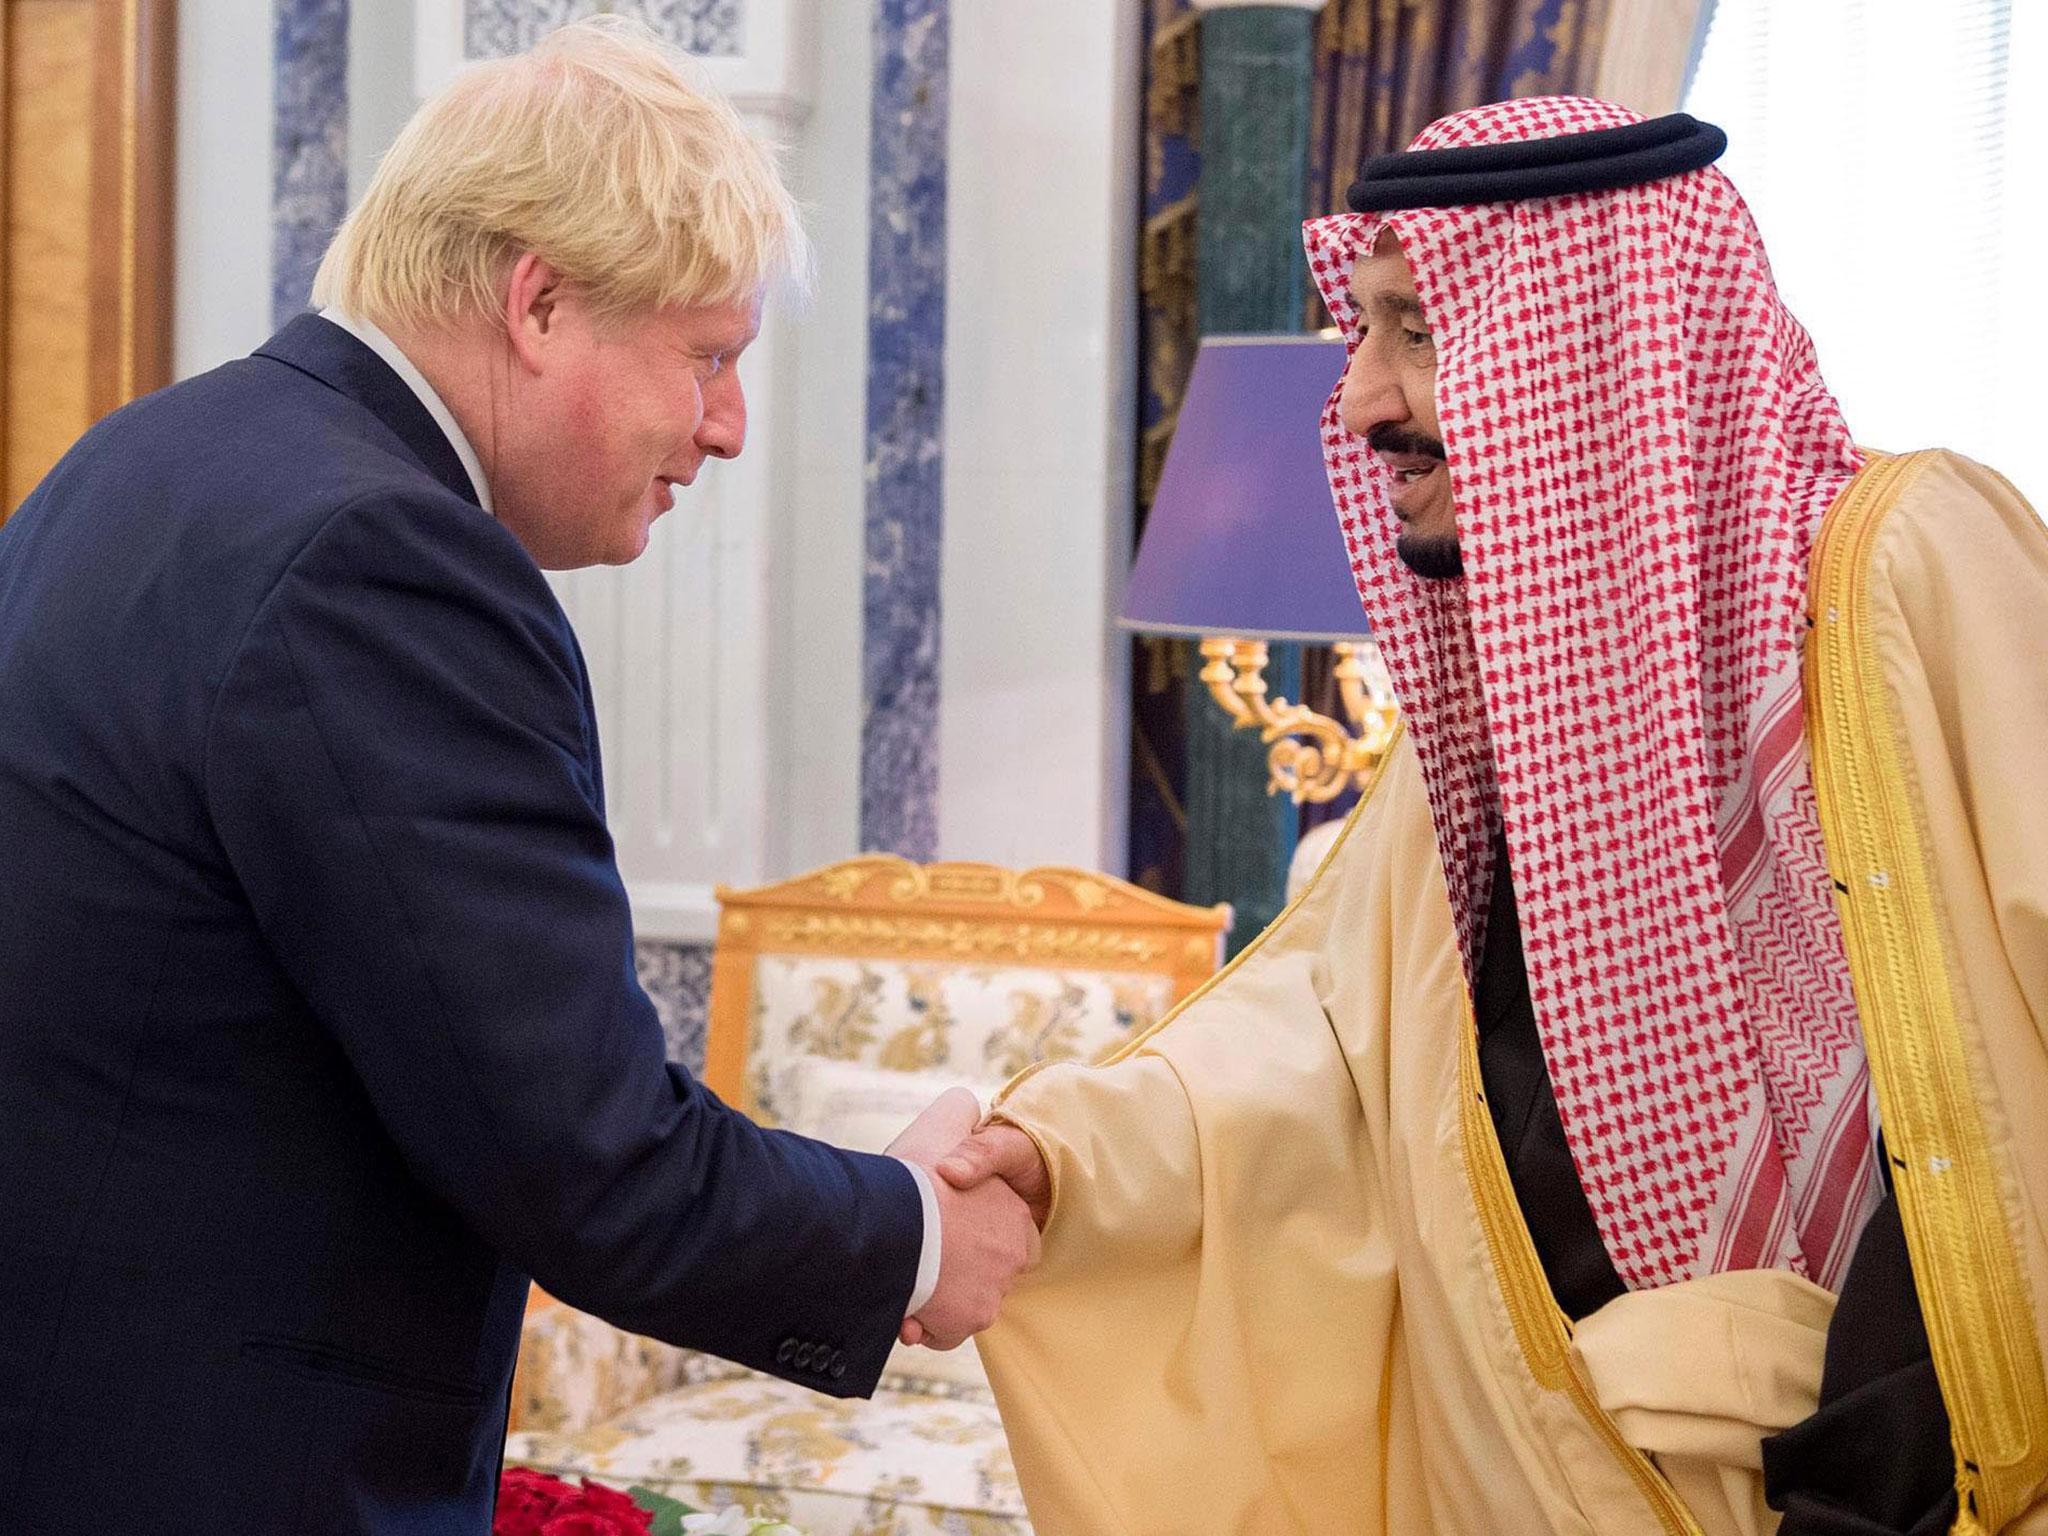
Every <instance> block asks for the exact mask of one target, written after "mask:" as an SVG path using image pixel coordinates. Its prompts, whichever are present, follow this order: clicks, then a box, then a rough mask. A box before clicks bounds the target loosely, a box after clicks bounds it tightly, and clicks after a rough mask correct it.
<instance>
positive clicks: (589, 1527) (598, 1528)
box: [540, 1509, 647, 1536]
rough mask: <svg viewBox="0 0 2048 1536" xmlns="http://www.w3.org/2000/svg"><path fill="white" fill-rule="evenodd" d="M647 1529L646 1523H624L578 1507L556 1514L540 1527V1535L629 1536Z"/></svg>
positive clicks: (643, 1517)
mask: <svg viewBox="0 0 2048 1536" xmlns="http://www.w3.org/2000/svg"><path fill="white" fill-rule="evenodd" d="M641 1518H642V1519H645V1518H647V1517H646V1516H645V1515H643V1516H642V1517H641ZM646 1529H647V1527H646V1526H644V1525H632V1526H628V1525H622V1524H620V1523H619V1522H618V1521H617V1520H614V1519H612V1518H611V1516H609V1515H600V1514H598V1513H597V1512H596V1511H594V1510H588V1509H577V1510H569V1511H567V1512H565V1513H563V1514H558V1515H556V1516H554V1517H553V1518H552V1519H550V1520H549V1521H548V1523H547V1524H546V1525H544V1526H542V1527H541V1528H540V1536H629V1533H637V1532H640V1531H644V1530H646Z"/></svg>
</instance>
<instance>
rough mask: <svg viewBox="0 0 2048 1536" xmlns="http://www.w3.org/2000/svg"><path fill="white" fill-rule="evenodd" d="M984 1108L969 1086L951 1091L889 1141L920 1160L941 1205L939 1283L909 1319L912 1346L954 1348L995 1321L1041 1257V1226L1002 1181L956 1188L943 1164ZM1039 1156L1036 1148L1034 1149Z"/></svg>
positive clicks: (895, 1153)
mask: <svg viewBox="0 0 2048 1536" xmlns="http://www.w3.org/2000/svg"><path fill="white" fill-rule="evenodd" d="M980 1119H981V1106H980V1104H979V1103H977V1102H976V1100H975V1097H974V1095H973V1094H971V1093H969V1092H967V1090H966V1089H964V1088H954V1089H949V1090H948V1091H947V1092H945V1093H943V1094H941V1095H940V1096H939V1097H938V1099H937V1100H936V1101H934V1102H933V1104H932V1105H931V1107H930V1108H928V1109H927V1110H925V1112H924V1113H923V1114H921V1115H919V1116H918V1117H917V1118H916V1119H915V1120H913V1121H912V1122H911V1123H910V1126H909V1128H908V1129H906V1130H905V1131H904V1132H903V1134H902V1135H901V1136H898V1137H897V1138H896V1139H895V1140H894V1141H893V1142H891V1143H890V1144H889V1154H890V1155H891V1156H892V1157H900V1158H903V1159H904V1160H906V1161H908V1162H913V1163H917V1164H920V1165H921V1166H922V1167H924V1168H925V1170H926V1171H927V1172H929V1173H930V1174H931V1176H932V1193H933V1195H934V1196H935V1197H936V1198H937V1200H938V1203H939V1231H940V1237H941V1241H940V1246H939V1283H938V1288H937V1289H936V1290H934V1291H933V1292H932V1295H931V1299H930V1300H929V1301H927V1302H926V1303H925V1304H924V1306H923V1307H922V1308H921V1309H919V1311H918V1314H917V1316H915V1317H911V1318H906V1319H904V1323H903V1328H902V1331H901V1333H900V1335H899V1337H901V1338H902V1340H903V1342H904V1343H906V1344H924V1345H928V1346H930V1347H931V1348H933V1349H952V1348H955V1347H956V1346H958V1345H959V1344H961V1343H962V1342H964V1341H965V1340H966V1339H967V1338H969V1337H970V1336H971V1335H973V1334H976V1333H979V1332H980V1331H981V1330H982V1329H984V1328H986V1327H987V1326H988V1325H989V1324H990V1323H992V1322H994V1321H995V1318H996V1309H997V1307H999V1306H1000V1305H1001V1304H1002V1299H1003V1297H1004V1295H1006V1294H1007V1293H1008V1291H1009V1289H1010V1286H1011V1284H1012V1283H1013V1282H1014V1281H1015V1280H1016V1278H1017V1276H1018V1275H1019V1274H1020V1273H1022V1272H1023V1271H1024V1270H1026V1269H1028V1268H1030V1266H1031V1265H1033V1264H1035V1263H1037V1262H1038V1228H1037V1225H1036V1224H1035V1223H1034V1222H1033V1220H1032V1216H1031V1212H1030V1211H1029V1209H1027V1208H1026V1206H1025V1204H1024V1202H1023V1201H1022V1200H1021V1199H1019V1198H1018V1197H1017V1195H1016V1194H1015V1193H1013V1192H1012V1191H1011V1190H1010V1188H1009V1187H1008V1186H1007V1185H1006V1184H1004V1183H1003V1182H1002V1181H1000V1180H993V1179H986V1178H982V1179H976V1180H974V1181H973V1185H972V1186H971V1187H969V1188H966V1189H959V1188H955V1187H954V1185H953V1184H952V1183H951V1182H950V1181H948V1180H947V1179H946V1178H944V1177H942V1176H941V1175H940V1174H939V1173H938V1172H937V1171H936V1170H937V1168H938V1166H939V1164H940V1162H941V1160H942V1159H946V1158H948V1157H950V1156H951V1155H953V1154H954V1153H955V1151H956V1149H958V1148H960V1147H961V1146H963V1145H967V1144H971V1142H972V1139H973V1138H972V1137H971V1136H970V1134H969V1133H970V1132H972V1131H973V1130H974V1127H975V1124H976V1123H977V1122H978V1121H979V1120H980ZM1033 1155H1034V1156H1035V1155H1036V1154H1035V1153H1034V1154H1033Z"/></svg>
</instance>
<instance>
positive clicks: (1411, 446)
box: [1365, 421, 1444, 459]
mask: <svg viewBox="0 0 2048 1536" xmlns="http://www.w3.org/2000/svg"><path fill="white" fill-rule="evenodd" d="M1365 445H1366V447H1368V448H1370V449H1371V450H1372V451H1373V452H1374V453H1419V454H1423V455H1425V456H1426V457H1428V458H1432V459H1441V458H1442V457H1443V456H1444V445H1443V444H1442V443H1441V442H1439V441H1438V440H1437V439H1436V438H1433V437H1429V436H1426V435H1424V434H1423V433H1421V432H1416V431H1413V430H1411V429H1410V428H1408V427H1401V426H1396V425H1395V424H1394V423H1393V422H1391V421H1381V422H1375V423H1374V424H1373V425H1372V426H1371V427H1370V428H1369V429H1368V430H1367V431H1366V434H1365Z"/></svg>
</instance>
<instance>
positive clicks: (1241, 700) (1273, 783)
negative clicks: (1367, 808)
mask: <svg viewBox="0 0 2048 1536" xmlns="http://www.w3.org/2000/svg"><path fill="white" fill-rule="evenodd" d="M1201 650H1202V660H1203V663H1204V665H1203V667H1202V671H1201V678H1202V682H1203V683H1204V684H1205V685H1207V687H1208V689H1209V695H1210V697H1211V698H1213V699H1215V701H1216V703H1217V705H1218V706H1219V707H1220V708H1221V709H1222V710H1223V712H1224V713H1225V714H1227V715H1229V716H1230V721H1231V724H1232V725H1233V726H1234V727H1236V728H1237V729H1238V730H1242V731H1253V730H1255V731H1257V732H1258V733H1259V739H1260V740H1261V741H1264V742H1265V743H1267V746H1268V748H1269V750H1268V752H1267V754H1266V773H1267V779H1266V792H1267V793H1268V794H1279V793H1281V792H1282V791H1285V792H1286V793H1287V794H1288V795H1289V796H1290V797H1291V798H1292V799H1293V800H1294V803H1295V804H1297V805H1300V804H1302V803H1303V802H1304V801H1306V802H1309V803H1311V804H1316V805H1320V804H1323V803H1325V802H1326V801H1330V800H1334V799H1336V798H1337V797H1338V796H1339V795H1341V794H1343V793H1344V791H1345V790H1346V789H1347V788H1348V787H1350V785H1352V784H1353V783H1357V784H1358V785H1360V786H1361V787H1363V785H1364V783H1365V781H1366V779H1367V778H1368V777H1369V776H1370V775H1371V773H1372V770H1373V768H1374V767H1375V766H1376V765H1377V764H1378V762H1379V760H1380V758H1381V756H1382V755H1383V754H1384V753H1385V752H1386V750H1387V747H1388V745H1389V743H1391V742H1392V740H1393V738H1394V730H1395V726H1396V722H1397V721H1398V718H1399V716H1398V714H1397V712H1396V710H1395V708H1394V702H1393V689H1392V687H1391V685H1390V684H1389V683H1388V682H1387V680H1386V670H1385V668H1384V667H1383V666H1382V665H1381V664H1380V659H1379V652H1378V651H1377V650H1376V649H1375V648H1374V647H1373V645H1372V642H1370V641H1364V642H1356V643H1346V644H1339V645H1337V646H1336V647H1335V654H1336V657H1337V665H1336V668H1335V670H1334V676H1335V677H1336V679H1337V692H1338V698H1339V699H1340V700H1341V702H1342V704H1343V708H1344V713H1345V716H1346V718H1347V719H1348V720H1349V721H1350V728H1349V729H1347V728H1346V727H1345V726H1344V725H1341V724H1339V723H1338V722H1337V721H1335V720H1332V719H1331V718H1330V717H1329V716H1328V715H1325V714H1322V713H1320V712H1318V711H1316V710H1313V709H1310V708H1309V707H1308V706H1307V705H1305V704H1290V703H1289V702H1288V701H1287V700H1286V699H1282V698H1268V697H1267V695H1266V675H1265V674H1266V663H1267V660H1268V652H1267V649H1266V642H1265V641H1263V640H1239V639H1233V638H1229V637H1222V636H1216V637H1211V638H1209V639H1205V640H1204V641H1202V646H1201ZM1297 738H1298V739H1297Z"/></svg>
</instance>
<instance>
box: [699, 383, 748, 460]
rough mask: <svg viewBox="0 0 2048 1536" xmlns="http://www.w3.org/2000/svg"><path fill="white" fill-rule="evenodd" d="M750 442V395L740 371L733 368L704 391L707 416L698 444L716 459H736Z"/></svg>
mask: <svg viewBox="0 0 2048 1536" xmlns="http://www.w3.org/2000/svg"><path fill="white" fill-rule="evenodd" d="M746 442H747V395H746V391H745V390H744V389H742V388H741V387H740V379H739V374H738V373H737V372H729V373H727V374H725V375H724V376H723V377H721V378H719V379H717V380H716V381H714V382H713V384H712V387H711V388H710V389H707V390H706V391H705V392H704V417H703V420H701V421H699V422H698V423H697V446H698V447H699V448H702V449H703V450H704V452H705V453H706V454H707V455H709V456H710V457H711V458H714V459H736V458H738V457H739V456H740V449H742V448H743V447H745V446H746Z"/></svg>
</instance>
